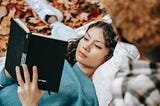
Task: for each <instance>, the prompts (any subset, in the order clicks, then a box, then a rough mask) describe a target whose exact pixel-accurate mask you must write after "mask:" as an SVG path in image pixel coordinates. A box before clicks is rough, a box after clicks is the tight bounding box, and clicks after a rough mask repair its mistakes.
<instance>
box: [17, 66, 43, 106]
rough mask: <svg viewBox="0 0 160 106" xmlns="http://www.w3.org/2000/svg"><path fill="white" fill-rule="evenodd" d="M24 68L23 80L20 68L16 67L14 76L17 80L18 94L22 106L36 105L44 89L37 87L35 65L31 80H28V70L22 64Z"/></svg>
mask: <svg viewBox="0 0 160 106" xmlns="http://www.w3.org/2000/svg"><path fill="white" fill-rule="evenodd" d="M23 70H24V80H25V82H24V81H23V79H22V76H21V73H20V68H19V67H16V76H17V81H18V84H19V86H18V90H17V92H18V95H19V99H20V101H21V102H22V105H23V106H38V102H39V99H40V97H41V96H42V95H43V93H44V91H43V90H39V88H38V73H37V71H38V70H37V67H36V66H33V69H32V70H33V77H32V82H31V80H30V74H29V72H28V67H27V65H25V64H24V65H23Z"/></svg>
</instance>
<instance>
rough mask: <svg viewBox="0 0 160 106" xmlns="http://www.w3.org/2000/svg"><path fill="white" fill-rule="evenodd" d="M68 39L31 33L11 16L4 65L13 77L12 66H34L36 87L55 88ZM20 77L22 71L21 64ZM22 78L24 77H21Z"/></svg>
mask: <svg viewBox="0 0 160 106" xmlns="http://www.w3.org/2000/svg"><path fill="white" fill-rule="evenodd" d="M67 45H68V42H66V41H62V40H58V39H53V38H51V37H49V36H45V35H40V34H36V33H32V32H30V31H29V30H28V28H27V27H26V26H25V25H24V24H23V23H22V22H21V21H20V20H19V19H13V18H12V19H11V28H10V35H9V41H8V47H7V56H6V63H5V68H6V69H7V71H8V72H9V73H10V74H11V76H12V77H13V78H14V79H16V73H15V67H16V66H20V67H21V65H22V64H24V63H25V64H27V65H28V68H29V71H30V75H31V76H32V66H33V65H36V66H37V67H38V87H39V89H43V90H48V91H54V92H58V90H59V86H60V81H61V75H62V70H63V64H64V60H65V57H66V49H67ZM21 72H22V77H23V71H22V68H21ZM23 78H24V77H23Z"/></svg>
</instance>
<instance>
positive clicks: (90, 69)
mask: <svg viewBox="0 0 160 106" xmlns="http://www.w3.org/2000/svg"><path fill="white" fill-rule="evenodd" d="M77 65H78V66H79V68H80V69H81V70H82V71H83V72H84V73H85V74H86V75H87V76H88V77H89V78H90V79H91V80H92V75H93V73H94V71H95V70H96V68H93V67H89V66H86V65H83V64H80V63H79V62H77Z"/></svg>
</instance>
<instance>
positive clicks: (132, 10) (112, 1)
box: [101, 0, 160, 53]
mask: <svg viewBox="0 0 160 106" xmlns="http://www.w3.org/2000/svg"><path fill="white" fill-rule="evenodd" d="M101 2H103V4H104V5H106V8H107V10H108V13H110V15H111V16H112V17H113V22H114V25H115V27H116V28H118V29H120V30H121V31H122V32H121V34H122V36H123V37H124V38H126V39H127V40H128V41H130V42H132V43H135V44H136V45H137V46H139V47H141V48H142V49H143V51H144V52H146V53H147V52H150V51H152V50H153V49H154V48H156V47H158V46H160V13H159V11H160V1H159V0H101Z"/></svg>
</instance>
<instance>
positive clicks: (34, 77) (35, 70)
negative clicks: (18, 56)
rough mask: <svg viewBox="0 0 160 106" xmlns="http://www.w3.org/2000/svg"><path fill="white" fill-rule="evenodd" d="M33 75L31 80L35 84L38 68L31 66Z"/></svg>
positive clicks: (36, 82)
mask: <svg viewBox="0 0 160 106" xmlns="http://www.w3.org/2000/svg"><path fill="white" fill-rule="evenodd" d="M32 70H33V76H32V82H33V83H34V84H36V85H38V70H37V67H36V66H33V69H32Z"/></svg>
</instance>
